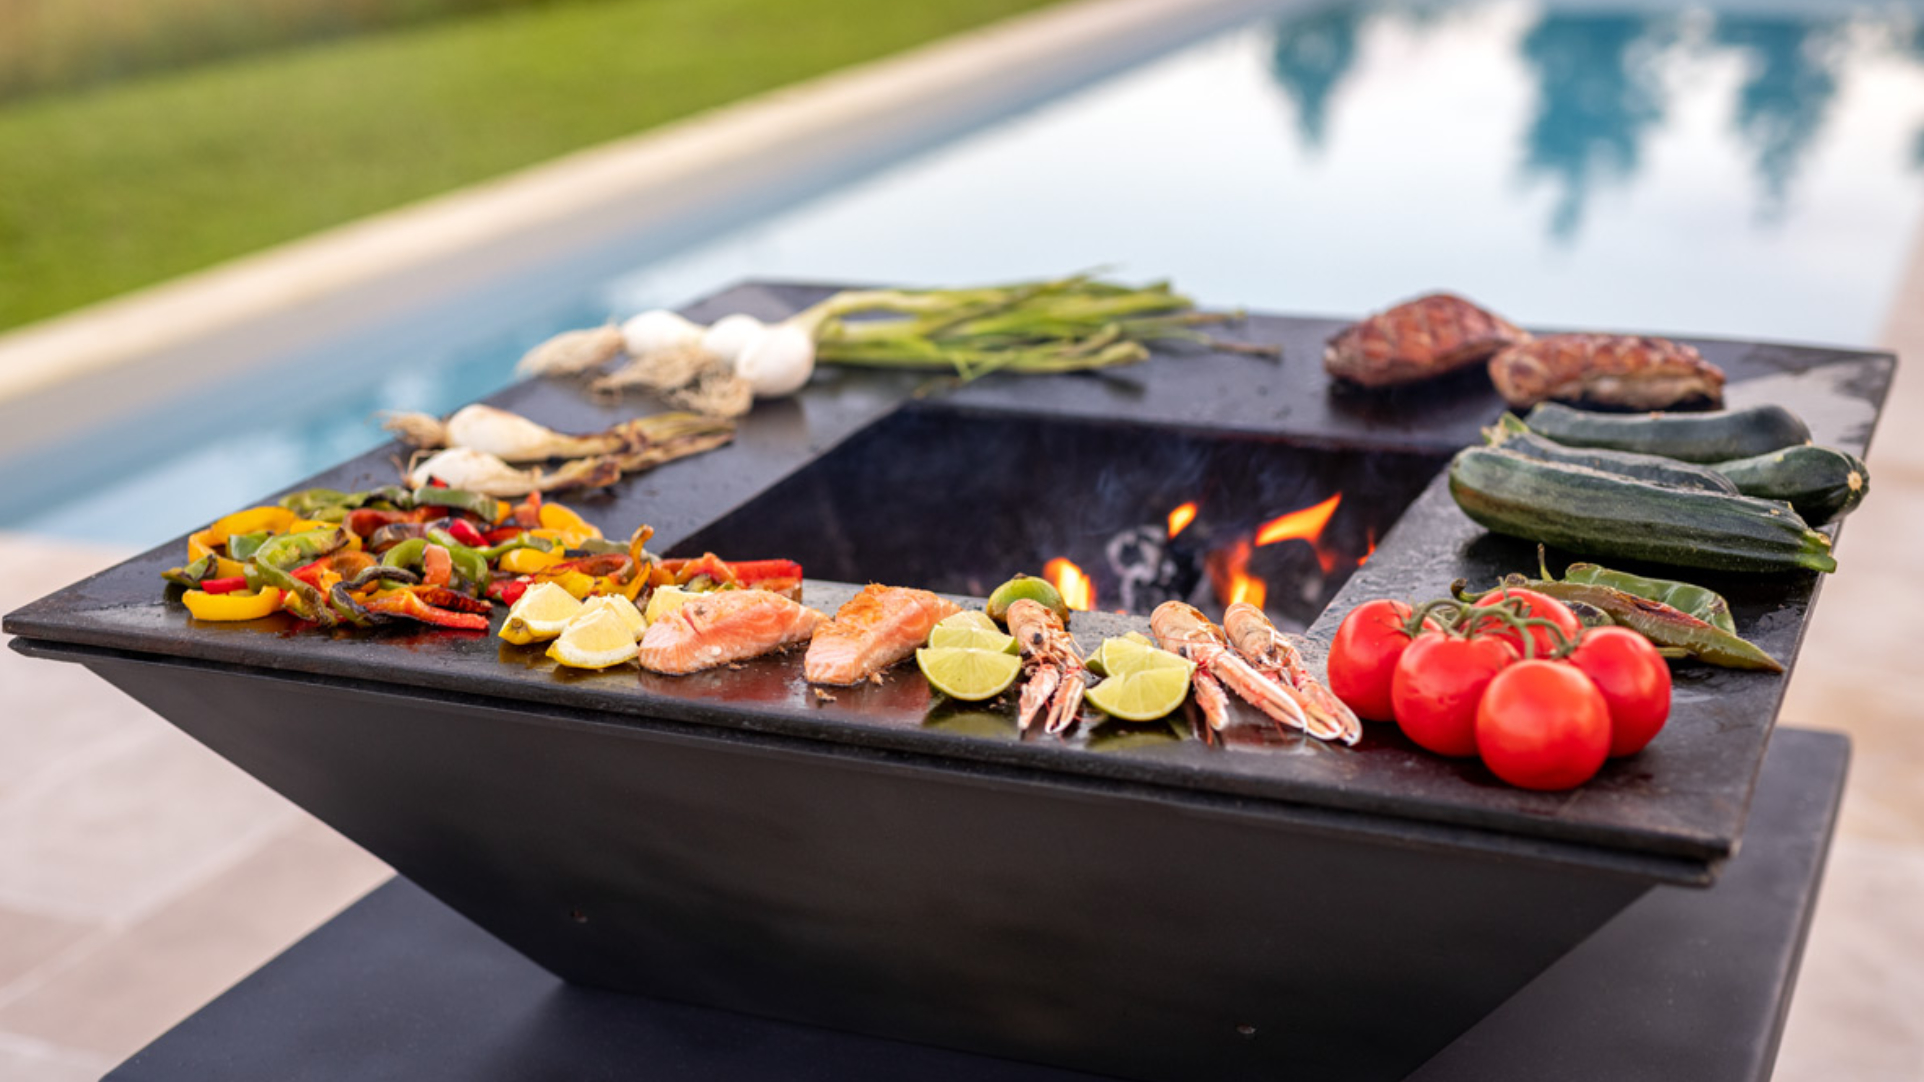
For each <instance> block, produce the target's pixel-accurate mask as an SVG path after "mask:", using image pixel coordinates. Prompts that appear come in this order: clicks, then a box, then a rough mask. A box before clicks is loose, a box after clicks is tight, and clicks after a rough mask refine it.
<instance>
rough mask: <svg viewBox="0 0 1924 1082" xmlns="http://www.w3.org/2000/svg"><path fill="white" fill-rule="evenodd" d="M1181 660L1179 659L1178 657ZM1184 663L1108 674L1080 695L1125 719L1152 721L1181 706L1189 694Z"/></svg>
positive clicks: (1098, 706) (1104, 710)
mask: <svg viewBox="0 0 1924 1082" xmlns="http://www.w3.org/2000/svg"><path fill="white" fill-rule="evenodd" d="M1177 660H1178V661H1181V660H1182V659H1181V658H1178V659H1177ZM1187 664H1188V663H1187V662H1184V663H1183V665H1182V666H1177V667H1174V668H1154V669H1143V670H1142V671H1140V672H1133V673H1130V674H1129V675H1127V676H1111V677H1109V678H1108V679H1107V680H1104V681H1103V682H1102V683H1100V684H1097V685H1096V686H1095V687H1092V688H1090V689H1089V690H1088V691H1085V692H1083V696H1082V697H1083V698H1085V699H1087V700H1089V701H1090V702H1091V703H1093V704H1095V707H1096V709H1098V710H1100V711H1102V712H1103V713H1105V714H1108V715H1109V716H1111V717H1117V718H1121V719H1122V720H1124V721H1154V720H1156V719H1157V718H1160V717H1163V716H1165V715H1167V714H1168V713H1169V712H1170V711H1172V710H1174V709H1176V708H1177V707H1179V706H1181V705H1182V701H1183V699H1185V698H1187V697H1188V695H1189V670H1188V668H1187V667H1186V666H1187Z"/></svg>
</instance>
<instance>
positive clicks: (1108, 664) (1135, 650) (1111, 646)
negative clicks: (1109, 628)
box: [1092, 632, 1196, 676]
mask: <svg viewBox="0 0 1924 1082" xmlns="http://www.w3.org/2000/svg"><path fill="white" fill-rule="evenodd" d="M1132 636H1133V637H1132ZM1095 660H1096V661H1097V662H1098V663H1099V665H1100V668H1101V671H1102V672H1103V673H1104V674H1106V675H1109V676H1128V675H1130V674H1131V673H1138V672H1142V671H1144V670H1146V669H1182V670H1183V671H1184V672H1193V671H1194V670H1195V668H1196V666H1195V664H1194V663H1193V662H1189V661H1184V660H1183V659H1182V658H1180V657H1177V656H1176V655H1175V654H1172V653H1170V652H1169V651H1167V650H1158V649H1157V648H1156V647H1155V645H1154V644H1153V643H1151V642H1150V641H1149V640H1148V638H1146V637H1145V636H1142V635H1137V634H1134V633H1133V632H1132V633H1131V635H1124V636H1122V637H1121V638H1115V639H1104V640H1103V643H1102V645H1101V646H1100V647H1099V648H1097V650H1096V653H1095ZM1093 667H1095V666H1092V668H1093Z"/></svg>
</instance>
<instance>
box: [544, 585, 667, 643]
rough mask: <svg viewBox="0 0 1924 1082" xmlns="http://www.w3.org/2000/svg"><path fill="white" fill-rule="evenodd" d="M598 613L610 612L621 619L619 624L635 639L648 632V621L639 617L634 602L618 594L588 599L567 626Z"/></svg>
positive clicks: (599, 595) (598, 595) (638, 611)
mask: <svg viewBox="0 0 1924 1082" xmlns="http://www.w3.org/2000/svg"><path fill="white" fill-rule="evenodd" d="M598 612H612V613H614V614H615V615H616V616H619V617H621V622H622V624H623V625H624V626H626V627H627V628H628V633H629V634H631V635H633V636H634V637H635V638H637V639H639V638H641V633H642V632H644V631H646V630H648V620H647V618H646V617H644V616H642V615H641V610H640V609H638V608H635V603H634V602H632V601H630V600H628V599H627V598H625V597H623V596H622V595H620V594H596V595H595V596H593V597H591V598H589V599H588V600H587V601H585V602H583V603H582V605H581V615H579V616H577V617H575V618H574V619H573V620H570V621H568V625H569V626H570V627H572V626H574V625H575V624H577V623H579V622H581V621H582V620H586V619H587V618H589V617H590V616H593V615H594V614H595V613H598ZM563 631H564V633H565V631H566V629H565V628H564V629H563Z"/></svg>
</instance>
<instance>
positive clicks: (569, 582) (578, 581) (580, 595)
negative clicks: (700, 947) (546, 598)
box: [547, 571, 601, 601]
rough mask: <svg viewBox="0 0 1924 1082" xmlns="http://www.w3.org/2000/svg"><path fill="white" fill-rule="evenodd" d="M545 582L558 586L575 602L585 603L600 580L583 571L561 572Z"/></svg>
mask: <svg viewBox="0 0 1924 1082" xmlns="http://www.w3.org/2000/svg"><path fill="white" fill-rule="evenodd" d="M547 581H549V582H554V583H558V584H560V586H561V588H562V589H563V590H566V591H568V592H569V593H571V594H573V595H574V598H575V600H576V601H586V600H587V599H588V595H589V594H591V593H593V592H594V589H595V584H596V583H598V582H600V581H601V580H600V579H597V578H595V577H594V576H593V575H590V574H588V573H586V572H583V571H563V572H562V573H561V574H559V575H556V576H555V577H554V578H552V579H549V580H547Z"/></svg>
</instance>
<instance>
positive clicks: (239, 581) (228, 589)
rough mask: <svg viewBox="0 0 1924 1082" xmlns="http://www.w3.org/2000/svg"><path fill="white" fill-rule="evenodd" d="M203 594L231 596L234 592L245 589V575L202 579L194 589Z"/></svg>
mask: <svg viewBox="0 0 1924 1082" xmlns="http://www.w3.org/2000/svg"><path fill="white" fill-rule="evenodd" d="M195 588H196V589H198V590H199V591H200V592H201V593H203V594H231V593H233V592H234V591H236V590H245V589H247V576H246V575H232V576H229V577H227V578H224V579H202V580H201V581H200V585H199V586H197V587H195Z"/></svg>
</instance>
